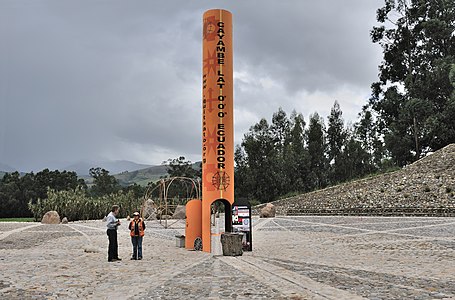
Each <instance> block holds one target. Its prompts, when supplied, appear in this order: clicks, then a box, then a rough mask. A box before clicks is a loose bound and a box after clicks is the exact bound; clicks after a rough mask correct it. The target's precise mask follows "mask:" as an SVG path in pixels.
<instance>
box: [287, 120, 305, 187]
mask: <svg viewBox="0 0 455 300" xmlns="http://www.w3.org/2000/svg"><path fill="white" fill-rule="evenodd" d="M290 120H291V122H290V123H291V129H290V133H289V144H288V147H287V150H286V153H285V157H284V164H285V167H284V168H285V170H286V172H287V173H288V174H289V176H288V180H289V189H288V190H286V191H285V193H289V192H304V191H308V190H309V186H308V178H307V177H308V173H309V156H308V150H307V149H306V148H305V120H304V118H303V115H302V114H300V113H297V112H296V111H293V112H292V113H291V117H290Z"/></svg>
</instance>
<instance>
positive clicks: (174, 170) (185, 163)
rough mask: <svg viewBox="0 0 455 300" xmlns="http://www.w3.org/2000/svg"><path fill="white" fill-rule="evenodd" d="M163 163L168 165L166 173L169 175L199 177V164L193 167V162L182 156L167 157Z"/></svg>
mask: <svg viewBox="0 0 455 300" xmlns="http://www.w3.org/2000/svg"><path fill="white" fill-rule="evenodd" d="M163 164H164V165H167V166H168V169H167V173H168V174H169V176H170V177H188V178H192V179H197V178H201V166H200V165H199V166H197V167H196V168H194V167H193V163H192V162H191V161H190V160H186V159H185V157H184V156H180V157H178V158H174V159H168V160H167V161H165V162H163Z"/></svg>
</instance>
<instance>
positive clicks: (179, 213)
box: [172, 205, 186, 219]
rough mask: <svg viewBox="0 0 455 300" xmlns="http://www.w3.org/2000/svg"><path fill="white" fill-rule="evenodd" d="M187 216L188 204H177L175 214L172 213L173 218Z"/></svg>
mask: <svg viewBox="0 0 455 300" xmlns="http://www.w3.org/2000/svg"><path fill="white" fill-rule="evenodd" d="M185 217H186V206H185V205H177V207H176V208H175V211H174V214H173V215H172V219H185Z"/></svg>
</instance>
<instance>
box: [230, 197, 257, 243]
mask: <svg viewBox="0 0 455 300" xmlns="http://www.w3.org/2000/svg"><path fill="white" fill-rule="evenodd" d="M232 232H234V233H240V234H242V235H243V237H242V246H243V250H244V251H252V249H253V236H252V234H253V226H252V220H251V205H250V202H249V201H246V200H243V201H240V200H235V201H234V204H233V205H232Z"/></svg>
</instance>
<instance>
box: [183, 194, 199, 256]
mask: <svg viewBox="0 0 455 300" xmlns="http://www.w3.org/2000/svg"><path fill="white" fill-rule="evenodd" d="M201 213H202V201H201V200H200V199H192V200H190V201H188V203H187V204H186V227H185V248H186V249H194V240H195V239H196V238H198V237H199V238H202V218H201Z"/></svg>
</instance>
